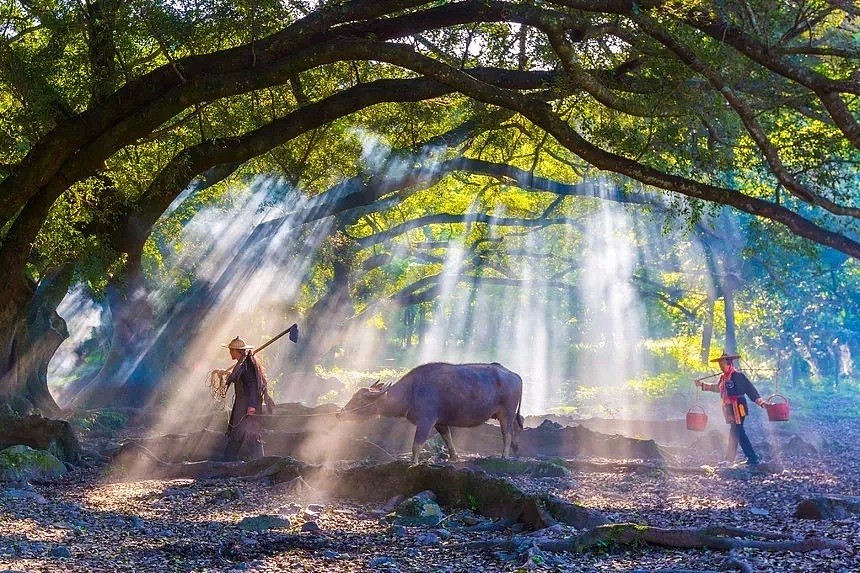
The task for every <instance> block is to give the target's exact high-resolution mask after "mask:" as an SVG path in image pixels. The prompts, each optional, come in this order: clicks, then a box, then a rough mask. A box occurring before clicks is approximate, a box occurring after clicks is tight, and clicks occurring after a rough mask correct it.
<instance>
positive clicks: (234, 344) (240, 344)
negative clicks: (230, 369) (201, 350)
mask: <svg viewBox="0 0 860 573" xmlns="http://www.w3.org/2000/svg"><path fill="white" fill-rule="evenodd" d="M221 346H223V347H224V348H231V349H233V350H251V349H253V348H254V347H253V346H251V345H250V344H245V341H244V340H242V339H241V338H239V337H238V336H237V337H236V338H234V339H233V340H231V341H230V342H229V343H227V344H223V343H222V344H221Z"/></svg>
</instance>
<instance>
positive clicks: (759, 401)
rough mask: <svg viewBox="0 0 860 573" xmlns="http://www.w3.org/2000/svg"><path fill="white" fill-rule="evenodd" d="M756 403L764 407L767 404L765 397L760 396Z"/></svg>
mask: <svg viewBox="0 0 860 573" xmlns="http://www.w3.org/2000/svg"><path fill="white" fill-rule="evenodd" d="M755 403H756V404H758V405H759V406H761V407H762V408H764V407H765V406H767V402H765V401H764V398H759V399H758V400H756V401H755Z"/></svg>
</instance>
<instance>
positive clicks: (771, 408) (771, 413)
mask: <svg viewBox="0 0 860 573" xmlns="http://www.w3.org/2000/svg"><path fill="white" fill-rule="evenodd" d="M774 398H782V400H783V401H782V402H773V401H772V400H773V399H774ZM764 409H765V410H767V419H768V420H770V421H771V422H787V421H788V415H789V412H790V410H791V407H790V406H789V404H788V398H786V397H785V396H783V395H782V394H774V395H773V396H771V397H770V398H768V399H767V401H766V402H765V404H764Z"/></svg>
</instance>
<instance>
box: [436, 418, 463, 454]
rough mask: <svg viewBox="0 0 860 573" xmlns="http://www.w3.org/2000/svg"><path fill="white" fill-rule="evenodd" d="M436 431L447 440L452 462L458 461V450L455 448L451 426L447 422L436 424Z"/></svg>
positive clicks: (446, 445)
mask: <svg viewBox="0 0 860 573" xmlns="http://www.w3.org/2000/svg"><path fill="white" fill-rule="evenodd" d="M436 431H437V432H439V433H440V434H441V435H442V439H443V440H445V447H447V448H448V454H450V455H449V456H448V459H449V460H450V461H452V462H456V461H457V459H458V458H457V450H455V449H454V439H453V438H452V437H451V428H450V427H449V426H446V425H445V424H436Z"/></svg>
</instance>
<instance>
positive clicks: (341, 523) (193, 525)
mask: <svg viewBox="0 0 860 573" xmlns="http://www.w3.org/2000/svg"><path fill="white" fill-rule="evenodd" d="M754 431H755V430H754V429H751V430H750V434H753V433H754ZM797 433H798V435H800V436H802V437H803V438H804V439H805V440H807V441H809V442H811V443H814V444H815V445H816V447H817V448H818V452H817V453H805V454H796V455H795V454H789V455H780V456H779V459H778V460H776V459H773V458H771V459H772V460H773V461H776V462H778V463H779V464H780V466H781V470H780V469H777V470H776V471H773V472H768V471H748V470H746V469H743V468H740V469H738V470H737V471H733V472H729V473H726V472H720V471H711V470H710V469H709V468H707V467H706V468H704V469H703V470H702V471H700V472H697V473H691V474H684V475H676V474H674V473H672V472H664V471H659V470H655V471H650V472H647V471H646V472H642V471H639V472H624V471H619V470H618V469H609V468H610V467H612V466H610V465H609V464H607V466H606V467H607V469H606V470H605V471H600V470H599V469H598V468H594V467H593V468H591V469H589V470H587V471H576V470H573V471H571V473H570V474H569V475H567V476H564V477H553V478H531V477H521V476H520V477H513V478H510V479H511V480H512V481H514V483H515V484H516V485H517V486H519V487H520V488H521V489H523V490H524V491H527V492H547V493H552V494H555V495H557V496H560V497H563V498H565V499H567V500H569V501H573V502H576V503H578V504H581V505H583V506H586V507H588V508H592V509H595V510H599V511H600V512H602V513H603V515H604V516H605V517H607V518H608V519H609V520H610V521H611V522H618V523H620V522H636V523H640V524H648V525H652V526H659V527H673V528H678V527H703V526H708V525H718V524H719V525H726V526H734V527H742V528H748V529H752V530H757V531H761V532H778V533H787V534H790V535H792V536H794V537H796V538H803V537H808V536H812V535H817V536H821V537H827V538H830V539H835V540H843V541H845V542H847V543H848V544H849V545H850V547H851V549H852V550H849V551H843V550H837V549H826V550H817V551H812V552H807V553H788V552H771V551H764V550H759V549H746V550H742V551H738V552H732V553H731V554H729V553H727V552H723V551H712V550H706V549H665V548H658V547H649V546H636V547H632V548H626V549H625V548H620V549H619V548H615V547H606V548H604V549H601V550H599V551H594V550H591V551H588V552H586V553H577V554H570V553H563V554H552V553H546V552H541V551H540V550H537V549H535V548H532V549H530V550H528V551H525V552H523V551H521V552H513V553H511V552H505V551H500V550H494V549H466V548H463V547H462V546H459V544H461V543H463V542H470V541H480V540H487V539H490V538H497V537H498V538H505V537H511V536H512V535H514V534H517V535H520V536H523V535H527V534H529V532H528V531H517V530H516V526H515V527H514V529H513V530H512V529H511V528H507V529H501V530H499V531H496V532H492V533H489V532H478V531H474V530H470V528H469V527H470V526H474V525H475V524H481V523H482V522H487V521H488V520H487V518H482V517H481V516H478V515H476V514H474V513H472V512H471V511H470V510H458V509H456V508H446V507H443V510H445V511H446V512H447V513H446V519H445V521H444V522H443V523H441V524H440V525H438V526H436V527H425V528H422V527H406V528H404V527H400V526H392V525H390V524H389V523H388V522H386V521H384V520H382V519H380V518H381V516H382V515H384V514H385V512H386V510H385V509H383V507H382V506H383V504H381V503H370V504H360V503H355V502H351V501H345V500H331V499H325V498H322V497H321V496H317V495H315V492H314V490H313V489H311V488H304V489H295V488H286V487H283V484H280V485H274V486H272V485H266V484H265V483H263V482H260V481H243V480H237V479H212V480H190V479H176V480H147V481H134V482H128V483H127V482H123V481H115V480H112V479H111V478H107V477H105V476H106V475H108V474H107V472H106V468H104V467H102V468H91V469H87V470H82V469H81V470H75V471H72V472H70V473H68V474H67V475H66V476H64V477H63V478H61V479H60V480H59V481H57V482H54V483H50V484H35V485H33V486H32V488H31V489H29V490H26V491H25V492H24V493H22V492H21V490H17V492H13V493H11V494H10V490H8V489H7V490H5V491H0V571H3V570H11V571H27V572H30V571H45V572H48V571H50V572H67V571H80V572H89V571H201V572H203V571H247V572H251V571H254V572H266V571H404V572H405V571H428V572H433V571H445V572H454V571H468V572H470V573H472V572H477V571H522V570H533V571H572V572H573V571H688V572H689V571H731V570H747V571H793V572H794V571H797V572H800V571H815V572H816V573H824V572H831V571H832V572H845V573H848V572H856V571H860V517H858V516H857V515H854V516H852V517H848V518H845V519H836V520H804V519H798V518H795V517H793V514H794V511H795V509H796V507H797V503H798V502H799V501H800V500H802V499H805V498H807V497H810V496H812V495H816V494H839V495H849V496H857V495H860V439H858V438H860V421H858V420H851V421H830V422H827V423H824V422H819V423H815V424H805V425H803V426H797ZM753 438H754V442H755V441H756V440H755V436H753ZM591 461H597V462H600V461H606V462H609V461H610V460H594V459H592V460H591ZM611 461H612V462H617V461H619V460H611ZM717 461H718V458H717V457H716V456H714V455H710V456H705V455H703V454H692V453H691V454H689V455H686V454H684V453H683V452H681V453H680V454H676V455H675V458H674V459H673V460H672V466H683V467H690V468H700V467H701V466H702V465H712V466H715V465H716V462H717ZM0 487H2V485H0ZM278 514H280V515H281V516H284V517H286V519H287V520H289V523H288V524H287V525H286V527H284V528H282V529H269V530H265V531H262V532H256V531H246V530H244V529H241V528H239V527H238V523H239V521H240V520H242V519H243V518H246V517H253V516H260V515H278ZM308 522H313V523H314V524H315V525H308ZM572 533H575V532H574V531H573V529H572V528H571V527H569V526H560V525H557V526H553V527H552V528H550V529H549V531H546V530H545V531H543V532H541V536H543V537H544V538H546V537H552V536H562V535H570V534H572ZM521 539H522V538H521ZM744 568H746V569H744Z"/></svg>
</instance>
